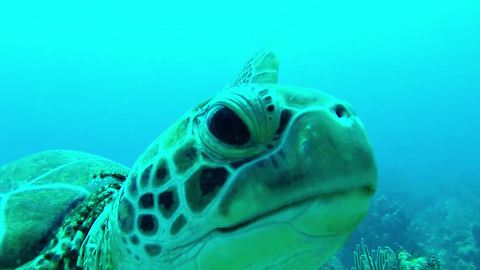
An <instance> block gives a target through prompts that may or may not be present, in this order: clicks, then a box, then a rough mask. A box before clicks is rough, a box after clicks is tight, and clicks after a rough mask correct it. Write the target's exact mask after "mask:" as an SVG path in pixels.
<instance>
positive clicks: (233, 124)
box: [208, 106, 250, 146]
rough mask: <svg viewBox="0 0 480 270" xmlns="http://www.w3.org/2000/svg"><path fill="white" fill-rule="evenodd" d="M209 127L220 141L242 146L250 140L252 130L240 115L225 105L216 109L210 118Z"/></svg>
mask: <svg viewBox="0 0 480 270" xmlns="http://www.w3.org/2000/svg"><path fill="white" fill-rule="evenodd" d="M208 129H209V130H210V132H211V133H212V135H213V136H215V137H216V138H217V139H219V140H220V141H222V142H224V143H226V144H230V145H235V146H241V145H244V144H246V143H248V142H249V141H250V131H249V130H248V127H247V125H245V123H244V122H243V121H242V119H240V117H239V116H238V115H237V114H236V113H235V112H234V111H232V110H231V109H230V108H227V107H225V106H219V108H218V109H214V111H213V113H212V114H211V115H210V117H209V119H208Z"/></svg>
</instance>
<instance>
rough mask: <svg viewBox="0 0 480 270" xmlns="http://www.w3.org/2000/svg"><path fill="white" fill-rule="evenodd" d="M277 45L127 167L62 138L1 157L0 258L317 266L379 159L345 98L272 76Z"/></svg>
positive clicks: (369, 187) (341, 233) (23, 265)
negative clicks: (48, 146) (61, 146)
mask: <svg viewBox="0 0 480 270" xmlns="http://www.w3.org/2000/svg"><path fill="white" fill-rule="evenodd" d="M277 74H278V61H277V58H276V56H275V54H274V53H272V52H268V51H262V52H259V53H257V54H256V55H255V56H254V57H253V58H252V59H251V60H250V61H249V62H248V63H247V64H246V66H245V67H244V69H243V71H242V73H241V75H240V76H239V77H238V79H236V80H235V81H234V83H232V84H231V85H229V86H228V87H226V88H225V89H224V90H223V91H221V92H220V93H219V94H218V95H217V96H215V97H213V98H211V99H209V100H207V101H206V102H204V103H202V104H200V105H199V106H197V107H196V108H194V109H192V110H191V111H190V112H189V113H187V114H186V115H185V116H184V117H182V118H181V119H180V120H179V121H178V122H177V123H176V124H175V125H173V126H172V127H171V128H169V129H168V130H167V131H166V132H165V133H163V135H161V136H160V137H159V138H157V139H156V140H155V141H154V142H153V143H152V144H150V146H148V148H147V150H146V151H145V152H144V153H143V154H142V155H141V156H140V157H139V158H138V159H137V161H136V162H135V164H134V165H133V168H132V169H131V170H129V169H128V168H126V167H124V166H122V165H120V164H117V163H115V162H113V161H109V160H107V159H104V158H102V157H98V156H94V155H90V154H86V153H80V152H72V151H49V152H42V153H39V154H35V155H32V156H29V157H26V158H23V159H20V160H18V161H15V162H12V163H10V164H7V165H4V166H3V167H1V168H0V184H1V187H0V211H1V212H0V215H1V216H0V217H1V219H0V222H1V227H0V228H1V229H0V263H1V266H2V267H0V268H14V267H19V269H182V270H183V269H185V270H190V269H191V270H216V269H219V270H225V269H252V270H253V269H256V270H259V269H302V270H303V269H307V270H308V269H318V267H319V266H320V265H321V264H322V263H323V262H324V261H325V260H327V259H328V258H329V257H330V256H331V255H332V254H333V253H335V252H336V251H337V250H338V249H339V248H340V247H341V246H342V245H343V243H344V241H345V240H346V238H347V237H348V236H349V235H350V233H351V232H352V230H353V229H354V228H355V227H356V225H357V224H358V223H359V222H360V221H361V220H362V218H363V217H364V216H365V214H366V212H367V209H368V201H369V198H370V197H371V196H372V194H373V193H374V191H375V189H376V165H375V161H374V156H373V152H372V149H371V146H370V144H369V141H368V139H367V136H366V133H365V130H364V126H363V125H362V123H361V122H360V120H359V119H358V118H357V116H356V114H355V113H354V112H353V110H352V109H351V107H350V105H348V104H347V103H346V102H344V101H341V100H339V99H337V98H335V97H332V96H330V95H327V94H325V93H322V92H320V91H318V90H314V89H307V88H299V87H293V86H286V85H281V84H277Z"/></svg>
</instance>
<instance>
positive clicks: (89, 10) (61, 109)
mask: <svg viewBox="0 0 480 270" xmlns="http://www.w3.org/2000/svg"><path fill="white" fill-rule="evenodd" d="M261 48H272V49H274V50H275V51H276V52H277V54H278V55H279V58H280V73H279V81H280V83H282V84H292V85H298V86H304V87H312V88H318V89H321V90H323V91H326V92H328V93H331V94H333V95H335V96H337V97H340V98H342V99H345V100H347V101H349V102H350V103H351V104H352V105H353V107H354V109H355V111H356V112H357V113H358V115H359V116H360V117H361V119H362V120H363V122H364V124H365V125H366V127H367V131H368V133H369V136H370V139H371V143H372V145H373V147H374V149H375V153H376V159H377V162H378V167H379V190H378V192H377V195H376V197H375V199H374V200H372V208H371V213H370V214H369V216H368V217H367V219H366V220H365V221H364V222H363V223H362V224H361V225H360V226H359V227H358V229H357V231H356V232H355V233H354V235H353V236H352V237H351V239H350V241H349V242H348V243H347V244H346V246H345V247H344V249H343V250H342V251H340V252H339V253H338V255H337V256H336V258H334V259H332V261H331V262H330V263H329V264H327V265H326V266H324V269H350V267H352V266H353V265H354V260H353V257H354V256H353V254H354V253H353V251H354V250H355V248H356V245H357V243H360V242H361V240H360V239H361V238H363V239H364V243H366V244H367V245H368V247H369V248H372V249H376V248H377V247H379V246H380V247H385V246H388V247H389V248H391V250H393V251H394V252H396V253H398V252H400V251H401V250H406V251H408V252H409V254H410V255H411V256H413V257H412V258H415V257H417V256H420V257H423V258H426V259H427V260H428V261H429V263H431V264H432V265H433V264H434V263H433V262H436V261H439V262H440V265H441V267H442V269H480V172H479V167H480V142H479V140H480V106H479V100H480V2H478V1H473V0H471V1H468V0H459V1H432V0H426V1H413V0H405V1H302V0H299V1H285V2H277V1H241V2H240V1H238V2H235V1H232V2H227V1H223V2H216V1H206V2H205V1H202V2H201V1H177V2H166V1H138V2H123V1H105V2H94V1H83V2H66V1H47V2H45V1H2V2H1V3H0V164H3V163H6V162H8V161H11V160H14V159H17V158H19V157H21V156H24V155H28V154H32V153H34V152H38V151H42V150H47V149H73V150H81V151H85V152H91V153H95V154H98V155H103V156H105V157H108V158H110V159H113V160H115V161H118V162H121V163H123V164H125V165H131V164H133V162H134V161H135V159H136V158H137V157H138V156H139V154H140V153H142V152H143V150H144V149H145V148H146V146H147V145H148V144H149V143H150V142H151V141H153V140H154V139H155V138H156V137H157V136H158V135H159V134H160V133H161V132H162V131H163V130H164V129H165V128H167V127H168V126H170V125H171V124H173V123H174V122H175V121H176V120H177V119H178V118H179V117H180V116H181V115H182V114H184V113H185V112H187V111H188V110H189V109H190V108H191V107H193V106H195V105H196V104H198V103H199V102H201V101H203V100H205V99H206V98H208V97H210V96H212V95H214V94H216V93H217V92H219V91H220V90H221V89H222V88H223V87H224V86H226V85H227V84H228V83H230V82H231V81H232V80H233V79H234V78H235V76H236V75H237V74H238V73H239V72H240V69H241V68H242V66H243V64H244V63H245V61H246V60H247V59H248V58H249V57H250V56H252V55H253V54H254V53H255V52H256V51H258V50H259V49H261ZM361 247H363V246H361ZM432 267H433V266H432ZM367 269H368V268H367ZM432 269H433V268H432Z"/></svg>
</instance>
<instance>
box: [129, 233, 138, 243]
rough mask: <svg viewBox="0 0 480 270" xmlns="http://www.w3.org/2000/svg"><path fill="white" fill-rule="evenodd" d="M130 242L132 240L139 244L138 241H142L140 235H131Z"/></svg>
mask: <svg viewBox="0 0 480 270" xmlns="http://www.w3.org/2000/svg"><path fill="white" fill-rule="evenodd" d="M130 242H132V244H134V245H138V243H140V239H138V236H136V235H135V234H134V235H132V236H130Z"/></svg>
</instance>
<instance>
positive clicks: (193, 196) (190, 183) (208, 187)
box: [185, 167, 228, 212]
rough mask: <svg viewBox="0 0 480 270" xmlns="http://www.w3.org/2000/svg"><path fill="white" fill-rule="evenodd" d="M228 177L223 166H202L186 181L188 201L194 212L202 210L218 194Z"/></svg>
mask: <svg viewBox="0 0 480 270" xmlns="http://www.w3.org/2000/svg"><path fill="white" fill-rule="evenodd" d="M227 178H228V171H227V170H226V169H225V168H223V167H217V168H210V167H202V168H200V169H199V170H198V171H197V172H196V173H195V174H193V175H192V176H191V177H190V178H189V179H188V180H187V182H186V187H185V192H186V198H187V203H188V205H189V207H190V209H191V210H192V211H193V212H201V211H203V209H204V208H205V207H206V206H207V205H208V204H209V203H210V202H211V201H212V199H213V198H214V197H215V195H217V193H218V192H219V191H220V189H221V188H222V186H223V185H224V184H225V182H226V181H227Z"/></svg>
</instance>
